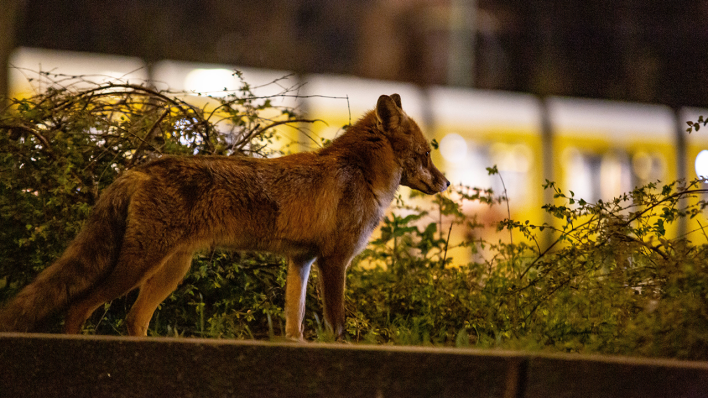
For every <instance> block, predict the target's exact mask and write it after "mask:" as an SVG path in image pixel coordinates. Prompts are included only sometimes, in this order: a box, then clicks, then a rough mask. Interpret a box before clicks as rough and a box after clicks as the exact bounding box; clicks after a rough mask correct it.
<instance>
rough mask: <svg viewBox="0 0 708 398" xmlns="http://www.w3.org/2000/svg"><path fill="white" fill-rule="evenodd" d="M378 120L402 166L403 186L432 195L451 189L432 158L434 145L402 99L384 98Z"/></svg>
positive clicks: (377, 106) (378, 103)
mask: <svg viewBox="0 0 708 398" xmlns="http://www.w3.org/2000/svg"><path fill="white" fill-rule="evenodd" d="M375 113H376V120H377V123H378V124H379V128H380V129H381V131H383V132H384V134H386V136H387V137H388V139H389V141H390V142H391V145H392V146H393V150H394V151H395V152H396V157H397V160H398V162H399V164H400V166H401V170H402V173H401V185H405V186H407V187H410V188H413V189H417V190H418V191H421V192H424V193H427V194H429V195H433V194H436V193H438V192H442V191H444V190H445V189H447V187H448V186H450V181H448V180H447V179H446V178H445V176H444V175H443V174H442V173H441V172H440V170H438V169H437V167H435V165H434V164H433V161H432V160H431V159H430V144H429V143H428V141H427V140H426V139H425V137H424V136H423V133H422V132H421V131H420V127H418V124H417V123H416V122H415V121H414V120H413V119H411V118H410V117H408V115H406V113H405V112H404V111H403V108H402V107H401V96H400V95H398V94H392V95H391V96H388V95H382V96H380V97H379V100H378V102H377V103H376V112H375Z"/></svg>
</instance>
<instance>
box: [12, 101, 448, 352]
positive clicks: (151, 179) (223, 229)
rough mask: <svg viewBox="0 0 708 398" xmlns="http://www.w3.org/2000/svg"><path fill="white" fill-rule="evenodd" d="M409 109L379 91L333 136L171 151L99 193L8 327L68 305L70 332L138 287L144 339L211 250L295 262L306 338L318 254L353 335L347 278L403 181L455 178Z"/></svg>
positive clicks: (291, 303) (416, 184)
mask: <svg viewBox="0 0 708 398" xmlns="http://www.w3.org/2000/svg"><path fill="white" fill-rule="evenodd" d="M429 152H430V146H429V144H428V143H427V141H426V140H425V138H424V137H423V134H422V133H421V131H420V128H419V127H418V125H417V124H416V123H415V122H414V121H413V120H412V119H410V118H409V117H408V116H407V115H406V114H405V112H403V110H402V108H401V100H400V97H399V96H398V95H397V94H393V95H392V96H390V97H389V96H385V95H384V96H381V97H380V98H379V101H378V103H377V106H376V109H375V110H374V111H371V112H369V113H367V114H366V115H365V116H364V117H363V118H362V119H361V120H359V121H358V122H357V123H356V124H354V125H353V126H351V127H350V128H349V129H348V130H347V131H346V133H344V134H343V135H342V136H341V137H339V138H337V139H336V140H334V141H333V142H332V144H331V145H330V146H328V147H326V148H323V149H321V150H319V151H317V152H312V153H300V154H295V155H290V156H284V157H281V158H276V159H254V158H243V157H210V156H205V157H165V158H162V159H159V160H156V161H154V162H151V163H148V164H145V165H143V166H140V167H136V168H134V169H132V170H130V171H127V172H126V173H125V174H123V175H122V176H121V177H119V178H118V179H117V180H116V181H115V182H114V183H113V184H112V185H111V186H110V187H108V188H107V189H106V191H105V192H104V193H103V194H102V195H101V198H100V199H99V201H98V203H97V204H96V207H95V208H94V210H93V212H92V215H91V217H90V219H89V220H88V222H87V224H86V226H85V227H84V229H83V230H82V232H81V233H79V235H78V236H77V238H76V239H75V240H74V241H73V242H72V243H71V245H70V246H69V248H68V249H67V250H66V252H65V253H64V254H63V255H62V256H61V257H60V258H59V259H58V260H57V261H56V262H55V263H54V264H53V265H52V266H50V267H49V268H47V269H46V270H45V271H44V272H42V273H41V274H40V275H39V277H38V278H37V279H36V280H35V281H34V282H33V283H32V284H30V285H29V286H27V287H26V288H25V289H24V290H22V291H21V292H20V293H19V294H18V296H17V297H16V298H15V299H13V300H12V301H11V302H10V303H9V304H8V305H7V306H5V308H3V309H2V310H1V311H0V330H5V331H28V330H31V329H32V328H33V327H34V326H35V324H36V323H37V322H38V321H39V320H41V319H42V318H44V317H45V316H46V315H48V314H49V313H51V312H53V311H56V310H59V309H63V308H68V314H67V317H66V320H65V331H66V332H67V333H78V332H79V331H80V330H81V326H82V324H83V322H84V321H85V320H86V319H87V318H88V317H89V316H90V315H91V313H92V312H93V311H94V310H95V309H96V308H97V307H99V306H100V305H101V304H103V303H104V302H106V301H110V300H113V299H114V298H116V297H119V296H121V295H123V294H125V293H127V292H128V291H130V290H132V289H134V288H136V287H137V288H140V294H139V296H138V299H137V300H136V302H135V304H134V305H133V308H132V309H131V311H130V313H129V314H128V318H127V322H126V323H127V325H128V331H129V333H130V334H131V335H145V334H146V332H147V328H148V324H149V322H150V318H151V317H152V314H153V312H154V311H155V309H156V308H157V306H158V305H159V304H160V302H162V300H164V299H165V298H166V297H167V296H168V295H169V294H170V293H171V292H172V291H173V290H174V289H175V288H176V287H177V284H178V283H179V282H180V281H181V280H182V278H183V277H184V275H185V274H186V272H187V271H188V270H189V264H190V262H191V259H192V254H193V253H194V251H195V250H199V249H201V248H205V247H213V246H220V247H225V248H231V249H234V250H262V251H270V252H274V253H279V254H283V255H285V256H286V257H287V258H288V276H287V286H286V335H287V336H288V337H289V338H292V339H302V319H303V316H304V308H305V286H306V284H307V279H308V275H309V271H310V267H311V265H312V264H313V263H314V262H315V261H316V262H317V266H318V267H319V270H320V273H321V276H322V282H323V283H322V287H323V291H324V308H325V316H324V318H325V321H326V325H327V327H328V328H331V330H332V331H333V332H334V333H335V334H336V335H337V336H340V337H341V335H342V333H343V332H344V300H343V298H344V281H345V271H346V269H347V267H348V266H349V263H350V261H351V259H352V258H353V257H354V256H355V255H356V254H357V253H359V252H360V251H361V250H362V249H363V248H364V246H365V245H366V242H367V240H368V238H369V236H370V235H371V233H372V231H373V230H374V228H375V227H376V226H377V224H378V223H379V221H380V220H381V217H382V216H383V214H384V211H385V210H386V208H387V207H388V205H389V204H390V203H391V201H392V200H393V197H394V194H395V191H396V189H397V188H398V186H399V185H400V184H403V185H407V186H410V187H412V188H415V189H418V190H421V191H423V192H425V193H428V194H434V193H437V192H441V191H443V190H445V189H446V188H447V187H448V186H449V182H448V181H447V180H446V179H445V177H444V176H443V175H442V173H440V171H438V170H437V169H436V168H435V166H434V165H433V164H432V162H431V160H430V156H429Z"/></svg>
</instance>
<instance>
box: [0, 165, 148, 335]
mask: <svg viewBox="0 0 708 398" xmlns="http://www.w3.org/2000/svg"><path fill="white" fill-rule="evenodd" d="M138 185H139V184H138V181H135V179H134V178H131V177H130V173H128V174H126V175H124V176H123V177H121V178H119V179H118V180H116V181H115V182H114V183H113V184H112V185H111V186H109V187H108V188H107V189H106V190H105V191H104V192H103V194H102V195H101V197H100V198H99V200H98V202H97V203H96V206H95V207H94V209H93V212H92V214H91V217H90V218H89V220H88V221H87V223H86V225H85V226H84V228H83V229H82V230H81V232H79V234H78V236H77V237H76V238H75V239H74V240H73V241H72V242H71V244H70V245H69V247H68V248H67V249H66V251H65V252H64V254H62V256H61V257H60V258H59V259H58V260H57V261H56V262H54V264H52V265H51V266H49V267H48V268H47V269H45V270H44V271H42V273H40V274H39V276H38V277H37V279H36V280H35V281H34V282H32V283H31V284H29V285H28V286H26V287H25V288H24V289H22V291H20V293H19V294H18V295H17V296H16V297H15V298H13V299H12V300H10V302H9V303H8V304H7V305H5V307H4V308H2V309H0V332H3V331H4V332H30V331H32V330H33V329H34V328H35V327H36V326H37V324H38V323H39V322H40V321H41V320H42V319H44V318H45V317H47V316H48V315H50V314H52V313H54V312H56V311H59V310H61V309H64V308H66V307H67V305H68V304H69V303H70V302H71V301H72V300H74V299H76V298H77V297H80V296H81V295H83V294H85V293H86V292H87V291H88V290H89V289H90V288H91V287H92V286H94V285H96V284H97V283H99V282H100V281H101V280H102V279H103V278H105V277H106V276H107V275H108V273H109V272H110V271H111V270H112V269H113V268H114V267H115V264H116V262H117V258H118V254H119V252H120V247H121V245H122V241H123V235H124V234H125V228H126V222H127V213H128V205H129V203H130V198H131V196H132V195H133V193H134V192H135V190H136V189H137V187H138Z"/></svg>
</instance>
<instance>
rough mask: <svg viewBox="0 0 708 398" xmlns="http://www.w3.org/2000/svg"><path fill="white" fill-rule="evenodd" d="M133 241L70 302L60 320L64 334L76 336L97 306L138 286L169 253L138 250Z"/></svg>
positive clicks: (158, 267)
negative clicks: (99, 277)
mask: <svg viewBox="0 0 708 398" xmlns="http://www.w3.org/2000/svg"><path fill="white" fill-rule="evenodd" d="M139 247H140V245H139V244H138V243H137V242H133V243H132V244H131V242H130V241H126V242H124V243H123V247H122V248H121V253H120V255H119V257H118V262H117V264H116V266H115V268H114V269H113V271H112V272H111V273H110V274H109V275H108V276H107V277H106V278H105V279H104V280H103V281H101V282H100V283H99V284H98V285H97V286H96V287H95V288H94V289H93V290H91V291H89V292H88V293H87V295H85V296H84V297H83V298H81V299H79V300H78V301H77V302H74V303H71V304H70V306H69V310H68V312H67V316H66V319H65V320H64V333H67V334H76V333H79V332H80V331H81V327H82V325H83V324H84V322H85V321H86V319H88V317H89V316H91V314H92V313H93V312H94V311H95V310H96V309H97V308H98V307H100V306H101V304H103V303H105V302H108V301H111V300H113V299H116V298H118V297H120V296H122V295H124V294H126V293H128V292H129V291H131V290H133V289H134V288H135V287H137V286H139V285H141V284H142V282H143V281H145V280H146V279H147V278H149V277H150V276H152V274H154V273H155V272H156V271H157V270H159V269H160V267H161V266H162V264H163V263H164V262H165V260H166V258H167V257H168V254H169V253H165V251H164V250H163V251H160V250H158V249H157V248H155V249H150V250H142V249H140V248H139Z"/></svg>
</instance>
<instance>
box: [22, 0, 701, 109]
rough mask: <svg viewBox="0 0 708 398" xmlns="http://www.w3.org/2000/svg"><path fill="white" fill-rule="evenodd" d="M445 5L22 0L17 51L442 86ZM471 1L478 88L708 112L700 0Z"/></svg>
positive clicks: (421, 0)
mask: <svg viewBox="0 0 708 398" xmlns="http://www.w3.org/2000/svg"><path fill="white" fill-rule="evenodd" d="M382 3H383V5H382ZM447 4H448V2H447V1H444V0H437V1H435V0H413V1H407V2H395V1H390V2H376V1H373V0H365V1H354V0H349V1H337V2H331V1H324V0H314V1H313V0H310V1H286V0H267V1H259V2H247V1H231V0H229V1H227V0H201V1H190V2H184V1H176V0H164V1H159V2H145V1H140V0H119V1H117V0H107V1H102V2H94V1H89V0H74V1H66V0H42V1H39V0H29V1H26V3H25V7H24V10H22V11H21V14H20V16H19V19H20V23H18V24H17V28H18V31H17V40H16V42H17V45H21V46H31V47H45V48H57V49H67V50H79V51H94V52H106V53H114V54H125V55H136V56H140V57H142V58H144V59H146V60H148V61H155V60H159V59H165V58H169V59H183V60H190V61H201V62H220V63H231V64H238V65H244V66H257V67H266V68H277V69H286V70H294V71H297V72H334V73H347V74H354V75H362V76H366V77H373V78H387V79H390V78H394V79H398V80H406V81H412V82H416V83H420V84H443V83H445V73H442V72H441V69H444V67H445V64H444V63H441V62H443V61H444V60H446V59H447V58H448V56H447V53H446V49H447V38H448V37H449V30H448V27H447V26H446V25H445V24H444V23H443V24H437V25H436V24H434V23H432V22H431V21H433V20H436V18H437V19H439V18H438V17H439V15H438V14H439V10H440V9H444V8H445V7H446V6H447ZM477 5H478V7H479V8H478V12H477V15H478V19H477V21H478V29H477V33H476V34H475V42H476V46H475V59H476V61H475V67H474V69H473V68H472V66H471V65H470V73H472V74H474V81H475V86H476V87H480V88H489V89H502V90H515V91H524V92H531V93H535V94H540V95H545V94H557V95H571V96H581V97H595V98H611V99H620V100H630V101H640V102H655V103H663V104H668V105H671V106H680V105H693V106H704V107H705V106H708V89H707V88H708V51H707V50H706V43H708V1H706V0H701V1H689V0H672V1H665V0H663V1H656V0H624V1H609V0H596V1H592V2H588V1H585V0H575V1H568V0H535V1H532V2H529V1H522V0H500V1H493V0H478V1H477ZM436 13H437V14H436ZM436 15H437V16H436ZM444 15H447V14H444ZM372 26H373V27H374V29H373V30H372ZM387 32H389V33H387ZM371 43H375V44H374V45H373V46H372V44H371ZM374 54H378V55H374ZM382 54H383V55H382ZM387 54H389V55H390V59H386V56H387ZM395 54H399V56H398V57H397V58H396V56H395ZM376 57H378V58H376ZM372 59H373V60H375V62H373V64H374V66H373V67H371V64H372ZM441 60H443V61H441ZM367 62H368V64H367ZM384 64H385V65H387V66H386V68H383V67H380V68H378V69H377V67H376V65H384ZM367 65H368V66H367ZM473 70H474V71H473Z"/></svg>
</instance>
